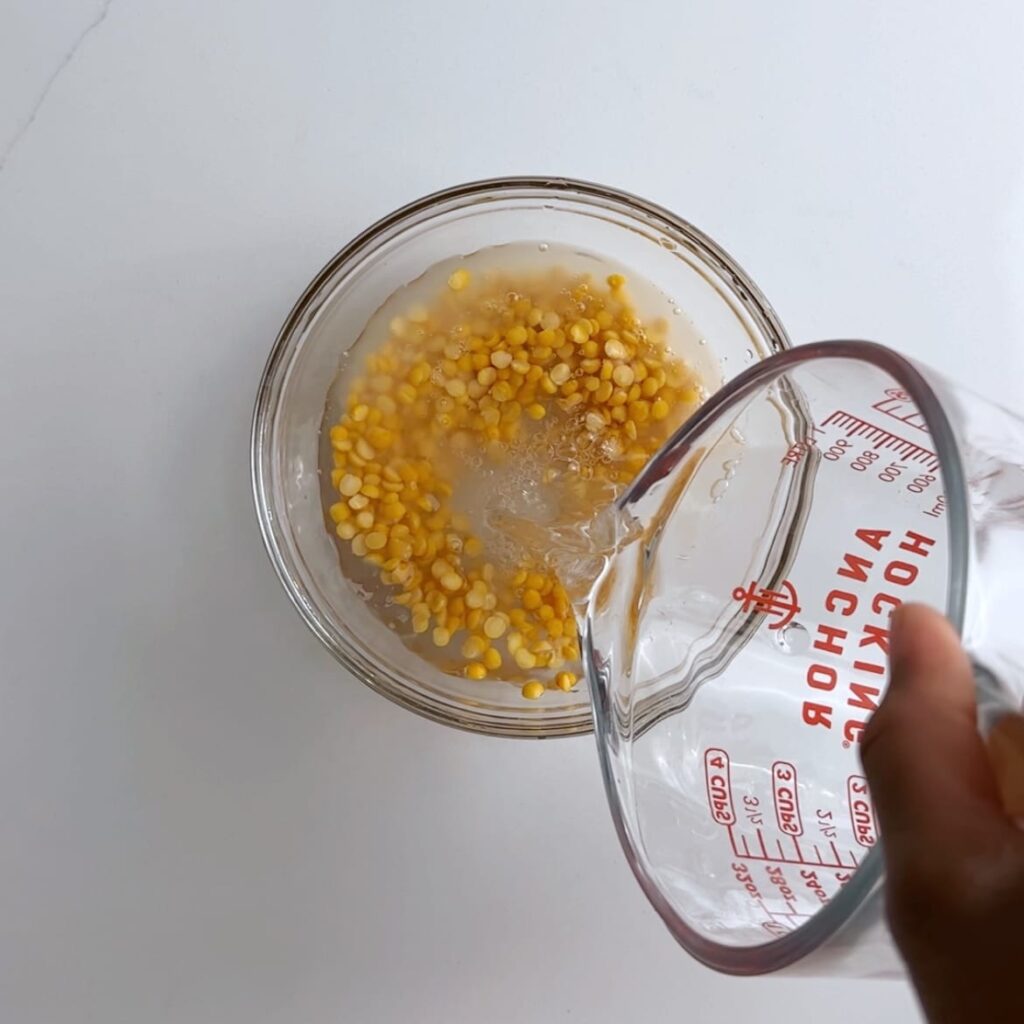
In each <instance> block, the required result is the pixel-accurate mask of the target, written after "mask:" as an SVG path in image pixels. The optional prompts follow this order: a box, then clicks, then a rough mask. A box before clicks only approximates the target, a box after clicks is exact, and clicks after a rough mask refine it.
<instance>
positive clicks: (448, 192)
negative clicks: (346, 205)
mask: <svg viewBox="0 0 1024 1024" xmlns="http://www.w3.org/2000/svg"><path fill="white" fill-rule="evenodd" d="M545 193H547V194H549V195H551V196H552V197H571V198H576V199H580V200H583V201H587V200H590V201H591V202H594V203H599V204H613V205H616V206H618V207H619V208H620V210H622V212H627V213H630V214H633V215H639V216H640V217H641V218H642V219H644V220H646V221H647V222H648V224H649V225H650V226H652V227H661V228H664V229H665V230H666V231H667V232H668V233H670V234H674V235H676V236H681V238H683V239H685V240H686V241H687V243H688V246H687V248H689V249H690V251H692V252H694V253H695V254H697V255H699V256H700V257H701V258H702V259H703V260H704V261H705V262H707V263H709V264H710V265H711V266H713V267H714V268H715V270H716V271H717V272H718V273H719V274H720V275H721V276H722V278H723V279H724V280H725V281H726V282H727V283H728V285H729V287H730V289H731V291H732V294H733V296H734V297H735V298H736V299H738V300H739V302H740V303H741V305H742V306H743V309H744V310H745V312H746V313H747V314H748V315H749V316H751V318H752V319H753V320H754V321H755V323H756V324H757V327H758V329H759V330H760V331H761V332H762V334H763V335H764V336H765V337H766V338H767V339H768V340H769V343H770V345H771V347H772V349H773V351H780V350H785V349H788V348H790V347H791V346H792V343H791V341H790V339H789V335H788V333H787V332H786V329H785V327H783V325H782V322H781V321H780V319H779V317H778V314H776V312H775V310H774V309H773V308H772V306H771V304H770V303H769V302H768V300H767V298H766V297H765V295H764V294H763V293H762V291H761V290H760V288H758V286H757V285H756V284H755V283H754V281H753V280H752V279H751V278H750V276H749V275H748V274H747V273H746V271H744V270H743V268H742V267H741V266H740V265H739V264H738V263H737V262H736V261H735V260H734V259H733V258H732V257H731V256H730V255H729V254H728V253H727V252H726V251H725V250H724V249H723V248H722V247H721V246H720V245H718V243H717V242H715V241H714V240H713V239H712V238H710V237H709V236H708V235H706V234H705V233H704V232H703V231H701V230H700V229H699V228H696V227H695V226H694V225H692V224H691V223H689V221H686V220H684V219H683V218H681V217H679V216H677V215H676V214H674V213H672V212H671V211H670V210H668V209H666V208H665V207H662V206H659V205H658V204H656V203H652V202H649V201H648V200H646V199H642V198H641V197H639V196H637V195H634V194H633V193H631V192H626V191H624V190H621V189H617V188H612V187H610V186H607V185H600V184H596V183H594V182H590V181H584V180H580V179H576V178H570V177H563V176H542V175H537V176H531V175H523V176H515V177H501V178H485V179H481V180H477V181H469V182H465V183H463V184H459V185H454V186H451V187H449V188H445V189H440V190H438V191H436V192H432V193H429V194H428V195H425V196H422V197H420V198H419V199H415V200H413V201H412V202H410V203H407V204H405V205H404V206H401V207H399V208H397V209H395V210H393V211H392V212H391V213H388V214H386V215H385V216H384V217H381V218H380V219H379V220H377V221H375V222H374V223H373V224H371V225H370V226H369V227H367V228H366V229H365V230H363V231H362V232H360V233H359V234H358V235H356V236H355V237H354V238H353V239H352V240H351V241H350V242H348V243H347V244H346V245H345V246H343V247H342V248H341V249H340V250H339V251H338V252H337V253H335V255H334V256H332V257H331V258H330V259H329V260H328V261H327V263H325V264H324V266H323V267H322V268H321V269H320V271H319V272H318V273H317V274H316V275H315V276H314V277H313V279H312V280H311V281H310V283H309V284H308V285H307V286H306V287H305V289H303V291H302V293H301V295H300V296H299V298H298V299H297V300H296V302H295V304H294V305H293V306H292V308H291V311H290V312H289V313H288V316H287V317H286V318H285V320H284V323H283V324H282V325H281V328H280V330H279V331H278V333H277V337H276V339H275V341H274V344H273V346H272V348H271V350H270V354H269V356H268V357H267V361H266V363H265V365H264V368H263V372H262V374H261V376H260V383H259V387H258V389H257V392H256V400H255V403H254V407H253V414H252V423H251V431H250V479H251V486H252V496H253V502H254V505H255V512H256V519H257V522H258V525H259V529H260V534H261V536H262V538H263V545H264V548H265V550H266V552H267V556H268V558H269V559H270V563H271V565H272V566H273V567H274V571H275V573H276V574H277V577H278V579H279V580H280V582H281V585H282V587H283V588H284V590H285V592H286V593H287V595H288V597H289V600H290V601H291V603H292V605H293V606H294V608H295V609H296V611H297V612H298V613H299V615H300V616H301V618H302V620H303V621H304V622H305V624H306V626H307V627H308V628H309V629H310V630H311V631H312V632H313V634H314V635H315V636H316V637H317V638H318V639H319V640H320V642H321V643H322V644H323V645H324V646H325V647H326V648H327V650H328V651H329V652H330V653H331V654H332V655H333V656H334V658H335V659H336V660H337V661H338V662H340V664H341V665H342V666H343V667H344V668H345V669H346V670H347V671H349V672H351V673H352V674H353V675H354V676H355V677H356V678H357V679H359V680H360V681H361V682H363V683H364V684H366V685H367V686H369V687H370V688H371V689H372V690H374V691H376V692H377V693H379V694H381V695H382V696H383V697H386V698H387V699H388V700H390V701H392V702H393V703H395V704H398V705H399V706H400V707H404V708H406V709H407V710H409V711H413V712H415V713H416V714H418V715H421V716H422V717H424V718H427V719H430V720H431V721H435V722H439V723H441V724H443V725H448V726H452V727H454V728H457V729H461V730H464V731H467V732H473V733H478V734H483V735H488V736H506V737H515V738H533V739H546V738H553V737H559V736H578V735H584V734H586V733H590V732H593V728H594V726H593V714H592V712H591V711H590V710H589V709H588V710H587V712H586V713H582V714H573V715H571V716H570V715H567V716H565V718H564V719H563V720H558V719H550V718H545V717H543V716H539V715H538V716H537V717H536V720H534V721H531V717H530V716H529V715H522V716H519V717H513V716H510V715H505V714H500V713H492V712H490V711H489V710H485V709H483V708H479V709H475V710H474V711H473V712H472V713H469V709H468V708H457V707H456V706H455V705H454V704H444V703H442V702H441V701H438V700H436V699H432V698H430V697H429V695H427V694H424V693H417V692H415V691H412V690H410V689H408V688H407V687H406V686H404V685H401V684H400V683H399V682H398V681H397V680H396V681H395V684H394V685H391V686H388V685H385V684H384V683H383V682H382V680H381V678H379V676H378V674H375V673H374V671H373V670H372V669H371V668H370V667H369V666H368V665H366V664H364V658H363V656H362V654H361V653H359V652H357V651H355V650H354V649H350V647H349V645H348V644H347V642H346V641H345V639H344V638H343V637H338V636H336V635H335V634H334V633H333V632H331V631H329V630H327V629H326V628H325V626H324V624H323V623H322V622H321V621H320V618H319V617H318V614H317V611H316V609H315V608H314V606H313V602H312V601H311V600H309V595H308V594H307V593H306V588H305V587H304V586H303V585H302V584H301V582H300V581H298V580H297V579H296V578H295V577H294V576H293V575H292V573H291V572H290V571H289V565H290V563H291V559H290V557H289V556H287V555H286V553H285V551H284V550H283V547H282V543H281V539H280V538H279V536H278V531H279V530H280V529H281V526H280V524H279V522H278V517H277V515H276V512H275V510H274V508H273V503H272V501H271V493H272V490H273V474H272V466H271V462H270V447H271V446H270V443H269V442H270V439H271V433H272V426H273V422H274V417H273V415H272V412H273V411H274V407H275V405H276V396H277V393H278V391H279V389H280V387H281V385H282V383H283V378H284V376H286V374H287V370H288V368H289V367H290V365H291V361H292V358H293V356H294V352H295V348H296V345H297V343H298V338H299V332H298V331H297V330H296V328H297V327H298V326H299V325H300V324H301V323H302V322H303V320H304V319H306V317H307V315H308V313H309V311H310V308H311V307H312V305H313V302H314V300H315V299H316V298H317V296H318V295H319V294H320V292H321V290H322V289H323V287H324V285H325V284H326V283H327V282H328V281H329V280H330V279H331V278H332V277H333V276H334V275H335V274H336V273H337V272H338V271H339V269H341V268H342V267H343V266H344V265H345V264H346V263H348V262H349V261H351V260H353V259H356V258H357V257H359V255H360V254H361V253H362V252H363V250H365V249H367V248H368V247H369V246H371V245H372V243H374V242H376V241H377V240H378V239H381V238H382V237H384V236H387V235H388V234H389V233H391V232H392V231H394V230H395V229H397V228H401V227H402V225H403V224H404V223H409V222H412V223H415V222H417V218H419V217H420V215H422V214H424V213H429V211H430V210H431V209H432V208H436V207H446V208H450V207H451V205H452V204H456V205H468V204H469V203H471V202H473V201H474V200H477V201H479V200H482V199H483V198H485V197H486V198H488V199H492V200H493V199H500V198H502V197H505V196H507V197H510V198H511V197H515V196H517V195H518V196H526V197H529V196H530V195H534V196H536V197H537V198H543V196H544V194H545ZM654 457H655V458H657V455H655V456H654ZM386 674H387V673H381V675H386Z"/></svg>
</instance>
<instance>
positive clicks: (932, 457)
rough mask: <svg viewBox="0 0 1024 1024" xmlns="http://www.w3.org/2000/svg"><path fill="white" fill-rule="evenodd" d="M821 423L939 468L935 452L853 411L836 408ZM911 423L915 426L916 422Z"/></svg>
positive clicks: (922, 463)
mask: <svg viewBox="0 0 1024 1024" xmlns="http://www.w3.org/2000/svg"><path fill="white" fill-rule="evenodd" d="M821 425H822V426H823V427H827V426H835V427H838V428H839V429H840V430H842V431H843V432H844V433H845V434H846V436H847V437H863V438H865V440H867V441H868V442H869V443H871V445H872V447H873V448H884V449H887V450H889V451H892V452H894V453H895V454H897V455H899V456H900V457H901V458H903V459H904V460H905V461H907V462H916V463H918V464H919V465H921V466H923V467H924V468H925V469H930V470H933V471H934V470H937V469H938V468H939V460H938V457H937V456H936V454H935V452H932V451H929V450H928V449H927V448H924V447H922V446H921V445H919V444H915V443H914V442H913V441H908V440H907V439H906V438H905V437H900V436H899V435H897V434H894V433H892V432H891V431H889V430H884V429H883V428H882V427H879V426H876V425H875V424H874V423H869V422H868V421H867V420H862V419H861V418H860V417H859V416H854V415H853V413H849V412H844V411H843V410H842V409H836V411H835V412H834V413H832V414H831V415H830V416H829V417H828V418H827V419H825V420H823V421H822V424H821ZM910 425H911V426H913V425H914V424H910Z"/></svg>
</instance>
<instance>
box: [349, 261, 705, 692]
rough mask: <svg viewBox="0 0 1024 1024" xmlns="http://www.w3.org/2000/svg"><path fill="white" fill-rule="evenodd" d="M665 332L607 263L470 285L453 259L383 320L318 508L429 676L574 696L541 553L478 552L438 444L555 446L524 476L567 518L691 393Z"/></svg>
mask: <svg viewBox="0 0 1024 1024" xmlns="http://www.w3.org/2000/svg"><path fill="white" fill-rule="evenodd" d="M667 332H668V328H667V324H665V322H664V321H663V320H659V321H653V322H650V323H645V322H644V321H642V320H641V319H640V317H639V316H638V315H637V313H636V311H635V309H634V308H633V305H632V302H631V300H630V297H629V295H628V293H627V291H626V280H625V278H624V277H623V276H622V275H621V274H612V275H611V276H609V277H608V278H607V280H606V281H605V282H596V281H594V280H592V279H590V278H589V277H588V276H585V275H570V274H568V273H567V272H565V271H561V272H558V273H553V272H546V273H544V274H540V273H534V274H526V273H521V274H506V275H504V276H501V275H497V274H492V275H490V276H489V277H486V278H484V279H483V280H480V281H477V280H475V279H474V275H473V274H472V273H471V272H470V270H469V269H467V268H465V267H460V268H457V269H456V270H454V271H453V272H452V273H451V274H450V276H449V277H448V279H447V287H442V289H441V294H440V295H438V296H437V299H436V302H434V304H433V305H432V306H430V307H425V306H421V305H420V306H414V307H412V308H410V309H409V310H408V311H407V312H406V313H405V315H403V316H400V317H396V318H394V319H393V320H392V321H391V323H390V324H389V337H388V339H387V340H386V341H385V342H384V343H383V344H382V345H381V346H380V347H379V348H377V349H376V350H375V351H373V352H371V353H369V355H368V356H367V357H366V362H365V367H364V372H363V374H362V375H361V376H359V377H358V378H356V379H354V380H353V381H352V382H351V384H350V387H349V391H348V395H347V398H346V403H345V412H344V414H343V415H342V416H341V417H340V419H339V420H338V422H337V423H336V424H335V425H334V426H333V427H331V429H330V442H331V448H332V459H333V469H332V472H331V483H332V485H333V487H334V489H335V490H336V491H337V494H338V499H339V500H338V501H336V502H334V503H333V504H332V505H331V506H330V508H329V515H330V518H331V520H332V522H333V523H334V524H335V530H336V533H337V535H338V537H339V539H340V540H341V541H343V542H344V543H345V544H347V545H348V546H349V547H350V549H351V552H352V554H353V555H355V556H356V557H358V558H359V559H361V560H362V562H363V563H364V564H366V565H367V566H369V567H371V568H372V569H373V571H374V572H375V573H376V574H377V576H378V577H379V580H380V582H381V583H382V584H383V585H384V586H385V587H387V588H389V591H390V597H391V602H392V604H394V605H397V606H398V608H397V611H398V613H399V618H398V619H397V620H396V621H395V625H396V626H400V627H402V628H403V630H404V631H405V632H406V634H407V635H412V636H418V635H424V634H425V636H423V639H424V640H425V641H427V647H428V649H429V648H433V649H434V650H435V651H437V654H436V655H434V656H433V659H434V660H436V661H437V663H438V664H439V665H441V666H442V667H444V668H445V669H446V670H448V671H458V672H461V673H462V674H463V675H464V676H465V677H466V678H468V679H473V680H483V679H487V678H507V679H510V680H511V679H515V678H516V677H518V682H517V685H520V686H521V689H522V694H523V697H524V698H526V699H528V700H536V699H538V698H540V697H542V696H543V694H544V693H545V692H547V691H548V690H561V691H568V690H571V689H573V687H574V686H575V685H576V683H577V679H578V672H577V671H571V670H570V669H574V668H576V664H577V662H578V659H579V655H580V650H579V642H578V638H577V634H576V622H575V618H574V616H573V612H572V608H571V606H570V601H569V597H568V594H567V593H566V590H565V588H564V587H563V585H562V582H561V581H560V580H559V579H558V577H557V575H556V573H555V572H554V571H553V570H552V569H551V568H550V567H549V566H547V565H546V564H544V560H543V556H542V555H537V556H529V555H527V554H523V555H522V557H521V558H519V560H518V561H517V562H516V563H514V564H509V563H508V561H507V559H506V560H505V561H501V560H499V559H498V558H497V557H493V556H492V555H493V553H489V552H488V550H487V545H486V542H485V538H484V537H481V536H478V535H477V533H476V532H475V531H474V529H473V524H472V523H471V522H470V520H469V519H468V518H467V516H466V515H465V514H463V513H461V512H460V511H459V509H458V506H457V498H458V492H459V483H460V481H459V480H458V479H455V478H449V477H448V476H446V475H445V473H444V466H445V458H444V456H445V454H446V453H449V452H452V451H455V452H461V453H464V454H465V453H473V452H475V453H476V455H475V456H474V458H476V459H477V460H478V462H477V464H478V465H479V464H480V462H479V460H480V459H482V460H484V461H485V462H486V463H488V464H490V463H492V462H494V463H496V462H500V460H502V459H506V460H508V459H510V458H511V459H515V458H517V457H518V455H520V454H522V453H525V452H532V453H534V454H535V453H536V452H538V451H549V452H550V451H554V450H558V451H570V452H571V458H567V459H565V460H563V463H561V464H558V465H556V464H555V463H554V462H551V464H550V466H549V467H548V468H546V469H545V470H544V471H543V479H542V480H537V481H534V484H535V485H537V486H544V487H547V488H558V489H559V490H558V497H559V501H560V507H561V508H562V509H563V510H564V509H571V510H574V514H575V515H577V516H578V517H579V519H580V520H581V521H582V520H584V519H585V518H587V517H588V516H589V515H592V514H593V512H594V510H595V506H596V505H599V504H600V503H601V502H607V501H609V500H611V499H612V498H613V497H614V496H615V494H616V493H618V492H619V491H620V490H621V489H622V487H623V486H624V485H625V484H626V483H628V482H629V481H630V480H631V479H632V478H633V477H634V476H635V475H636V473H637V472H638V471H639V470H640V469H641V468H642V467H643V466H644V464H645V463H646V462H647V460H648V459H649V458H650V456H651V455H652V454H653V453H654V451H656V450H657V448H658V447H659V445H660V444H661V443H662V442H663V441H664V439H665V438H666V437H667V436H668V433H669V432H670V430H671V429H673V427H674V426H675V425H677V424H678V423H679V422H680V421H681V420H682V419H683V418H684V416H685V415H687V414H688V413H689V412H690V411H692V409H693V407H694V406H695V405H696V404H697V401H698V388H697V383H696V380H695V378H694V376H693V373H692V371H691V370H689V369H688V368H687V367H686V366H685V364H683V363H682V361H681V360H679V359H678V358H676V357H675V356H673V355H672V354H671V353H670V352H669V350H668V347H667ZM549 461H550V460H549ZM466 484H467V486H469V487H470V488H471V487H472V484H473V481H472V479H467V480H466ZM442 652H443V653H442ZM567 666H568V668H567ZM538 677H539V678H538Z"/></svg>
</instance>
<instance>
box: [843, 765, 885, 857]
mask: <svg viewBox="0 0 1024 1024" xmlns="http://www.w3.org/2000/svg"><path fill="white" fill-rule="evenodd" d="M846 799H847V801H848V803H849V805H850V824H851V825H852V826H853V838H854V839H856V840H857V842H858V843H859V844H860V845H861V846H874V845H875V843H877V842H878V830H877V829H876V827H875V809H874V807H872V806H871V797H870V795H869V794H868V780H867V779H865V778H864V776H863V775H851V776H850V777H849V778H848V779H847V780H846Z"/></svg>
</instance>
